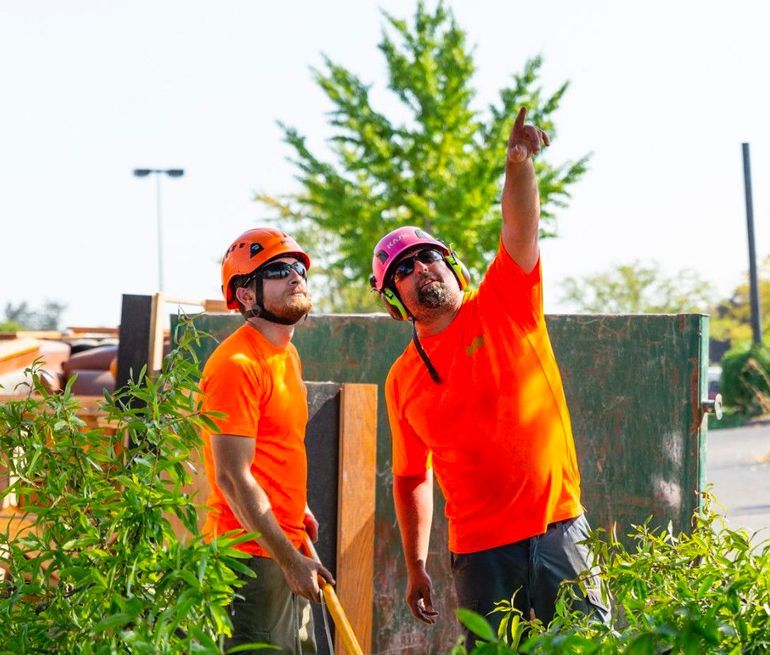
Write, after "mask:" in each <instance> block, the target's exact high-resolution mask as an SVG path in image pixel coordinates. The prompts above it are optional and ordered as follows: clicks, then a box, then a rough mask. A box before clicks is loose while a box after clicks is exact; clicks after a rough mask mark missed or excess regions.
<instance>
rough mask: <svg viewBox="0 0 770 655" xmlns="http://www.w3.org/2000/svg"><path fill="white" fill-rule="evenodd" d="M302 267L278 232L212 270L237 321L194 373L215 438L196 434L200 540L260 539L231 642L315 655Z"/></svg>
mask: <svg viewBox="0 0 770 655" xmlns="http://www.w3.org/2000/svg"><path fill="white" fill-rule="evenodd" d="M309 267H310V258H309V257H308V256H307V254H306V253H305V252H304V251H303V250H302V248H300V246H299V245H298V244H297V242H296V241H294V239H292V238H291V237H290V236H289V235H288V234H285V233H284V232H281V231H279V230H275V229H272V228H257V229H253V230H249V231H248V232H245V233H244V234H242V235H241V236H240V237H238V238H237V239H236V240H235V241H234V242H233V243H232V245H231V246H230V247H229V248H228V249H227V252H226V253H225V256H224V259H223V261H222V291H223V293H224V296H225V299H226V300H227V306H228V307H229V308H231V309H239V310H240V311H241V313H242V315H243V317H244V319H245V320H246V323H245V324H244V325H243V326H241V327H240V328H239V329H238V330H236V331H235V332H234V333H233V334H232V335H230V336H229V337H228V338H227V339H225V340H224V341H223V342H222V343H221V344H220V345H219V346H218V347H217V349H216V350H215V351H214V353H213V354H212V355H211V357H210V358H209V360H208V362H207V363H206V366H205V368H204V370H203V376H202V379H201V391H202V393H203V396H204V404H203V409H204V411H209V412H221V413H222V414H223V415H224V417H223V418H216V419H214V420H215V421H216V423H217V427H218V428H219V433H211V434H204V435H203V439H204V464H205V467H206V476H207V478H208V481H209V484H210V485H211V490H212V492H211V496H210V497H209V500H208V503H207V504H208V505H209V507H210V508H211V509H210V511H209V514H208V516H207V518H206V524H205V526H204V532H205V533H206V534H208V535H211V536H214V535H220V534H223V533H225V532H229V531H231V530H240V531H244V530H245V531H249V532H257V533H259V537H258V538H257V539H256V541H248V542H245V543H243V544H241V545H240V546H239V547H240V548H241V550H244V551H245V552H247V553H249V554H251V555H252V558H251V559H250V560H249V562H248V564H249V566H250V568H251V569H252V570H253V571H254V573H255V574H256V577H255V578H247V579H246V583H245V585H244V586H243V587H241V588H240V589H239V590H238V592H237V596H236V599H235V600H234V601H233V603H232V605H231V615H232V620H233V636H232V638H231V639H229V640H228V642H227V643H226V646H227V648H231V647H233V646H237V645H239V644H243V643H247V642H267V643H271V644H275V645H277V646H278V647H279V648H280V652H281V653H287V654H292V655H299V654H300V653H303V654H305V653H315V652H316V644H315V637H314V635H313V620H312V612H311V608H310V604H309V602H308V601H309V600H314V601H317V600H318V599H319V593H320V592H319V582H318V576H319V575H320V576H321V577H323V578H325V579H326V580H328V581H330V582H333V579H332V576H331V574H330V573H329V571H327V570H326V569H325V568H324V567H323V566H321V565H320V564H317V563H316V562H315V561H314V560H312V559H310V558H308V557H305V556H304V555H302V554H301V553H300V552H299V548H300V546H301V544H302V542H303V540H304V538H305V535H306V534H308V535H309V536H310V537H311V539H313V541H315V539H316V537H317V534H318V523H317V522H316V520H315V518H314V517H313V515H312V513H311V512H310V510H309V508H308V507H307V458H306V454H305V425H306V423H307V418H308V412H307V391H306V388H305V385H304V383H303V382H302V367H301V364H300V360H299V355H298V354H297V350H296V348H295V347H294V345H293V344H292V343H291V338H292V336H293V334H294V326H295V324H296V323H297V322H298V321H300V320H301V319H302V318H304V316H305V315H306V314H307V313H308V312H309V311H310V307H311V302H310V296H309V294H308V290H307V269H308V268H309Z"/></svg>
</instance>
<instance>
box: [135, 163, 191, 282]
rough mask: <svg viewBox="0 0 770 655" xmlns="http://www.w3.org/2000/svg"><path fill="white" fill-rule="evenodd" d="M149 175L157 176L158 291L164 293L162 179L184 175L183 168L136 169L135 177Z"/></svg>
mask: <svg viewBox="0 0 770 655" xmlns="http://www.w3.org/2000/svg"><path fill="white" fill-rule="evenodd" d="M148 175H154V176H155V181H156V183H155V214H156V219H157V224H158V291H164V290H165V289H164V288H163V221H162V212H161V209H162V204H161V201H160V198H161V196H160V178H161V176H163V175H168V176H169V177H182V176H183V175H184V169H183V168H135V169H134V176H135V177H147V176H148Z"/></svg>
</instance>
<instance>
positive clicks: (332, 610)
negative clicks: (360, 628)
mask: <svg viewBox="0 0 770 655" xmlns="http://www.w3.org/2000/svg"><path fill="white" fill-rule="evenodd" d="M303 545H304V547H305V550H306V551H307V555H308V557H310V558H311V559H314V560H315V561H316V562H318V563H319V564H320V563H321V560H320V559H319V558H318V553H317V552H316V549H315V546H313V542H312V541H310V537H308V536H305V542H304V544H303ZM318 584H319V586H320V587H321V593H323V595H324V601H325V602H326V607H327V608H328V609H329V614H331V617H332V621H334V627H335V628H336V629H337V634H339V636H340V639H341V640H342V645H343V646H344V647H345V650H346V651H347V652H348V655H364V651H363V650H361V646H360V645H359V643H358V639H356V635H355V633H354V632H353V626H351V625H350V621H348V617H347V616H346V615H345V610H344V609H342V605H341V604H340V599H339V598H337V592H336V591H334V587H332V585H330V584H329V583H328V582H327V581H326V580H324V579H323V578H322V577H321V576H320V575H319V576H318Z"/></svg>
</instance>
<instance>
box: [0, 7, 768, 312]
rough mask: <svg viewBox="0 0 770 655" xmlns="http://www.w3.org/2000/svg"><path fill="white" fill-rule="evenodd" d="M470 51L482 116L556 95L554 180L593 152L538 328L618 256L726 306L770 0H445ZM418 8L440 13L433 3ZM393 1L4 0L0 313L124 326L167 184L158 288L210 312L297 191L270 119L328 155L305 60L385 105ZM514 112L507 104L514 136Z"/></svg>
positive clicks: (743, 251) (322, 104) (764, 141)
mask: <svg viewBox="0 0 770 655" xmlns="http://www.w3.org/2000/svg"><path fill="white" fill-rule="evenodd" d="M448 5H449V6H450V7H451V8H452V9H453V11H454V13H455V16H456V18H457V20H458V22H459V24H460V25H461V26H462V27H463V28H464V29H465V30H466V31H467V33H468V40H469V43H471V44H473V45H474V46H475V57H476V64H477V68H478V75H477V79H476V86H477V88H478V90H479V95H478V105H479V108H484V107H486V105H487V104H489V103H491V102H494V101H495V100H496V92H497V91H498V90H499V89H500V88H501V87H502V86H504V85H506V84H508V83H509V81H510V76H511V75H512V74H514V73H515V72H518V71H520V70H521V68H522V66H523V63H524V61H525V60H526V59H527V58H528V57H531V56H533V55H536V54H542V56H543V57H544V67H543V80H542V81H543V84H544V87H545V89H546V90H551V91H552V90H554V89H555V88H556V87H557V85H558V84H559V83H560V82H562V81H563V80H565V79H569V80H570V81H571V88H570V90H569V92H568V93H567V95H566V97H565V99H564V102H563V104H562V108H561V109H560V111H559V112H558V114H557V116H556V121H557V128H558V134H557V136H556V138H555V139H554V142H553V145H552V147H551V149H550V153H549V155H548V156H549V157H550V159H551V161H554V162H559V161H562V160H564V159H574V158H576V157H578V156H580V155H582V154H584V153H586V152H589V151H591V152H593V153H594V154H593V158H592V160H591V166H590V171H589V172H588V174H587V175H586V176H585V177H584V179H583V181H581V182H580V183H579V185H578V186H577V187H575V189H574V198H573V201H572V203H571V206H570V207H569V208H567V209H566V210H563V211H562V212H561V214H560V221H559V225H560V233H561V237H560V238H559V239H555V240H548V241H545V242H544V243H543V248H542V250H543V266H544V272H545V278H546V310H547V311H551V312H558V311H562V310H563V309H565V308H564V306H563V305H562V304H561V303H560V302H559V296H560V289H559V284H560V282H561V280H563V279H564V277H566V276H568V275H585V274H588V273H593V272H599V271H602V270H605V269H606V268H608V267H609V266H610V265H611V264H613V263H625V262H630V261H631V260H633V259H637V258H641V259H644V260H653V259H654V260H657V261H658V262H659V264H660V267H661V269H662V270H663V271H664V272H665V273H667V274H674V273H676V271H678V270H680V269H682V268H685V267H686V268H692V269H695V270H697V271H698V272H699V273H700V274H701V276H702V277H704V278H706V279H707V280H709V281H710V282H711V283H712V284H713V285H714V286H715V288H716V289H717V290H718V291H719V292H720V293H723V294H726V293H728V292H729V291H730V290H731V289H732V288H733V287H734V286H735V285H736V284H737V283H739V282H740V281H741V279H742V276H743V275H744V274H745V270H746V268H747V245H746V229H745V222H746V219H745V210H744V197H743V174H742V167H741V166H742V164H741V148H740V144H741V142H742V141H749V142H750V143H751V148H752V151H751V154H752V165H753V181H754V210H755V221H756V224H757V235H756V236H757V251H758V255H759V256H760V257H764V256H766V255H768V254H770V220H769V219H770V186H769V185H768V184H767V182H768V181H770V91H768V87H769V85H768V81H767V80H768V76H767V70H768V64H770V38H768V32H770V3H767V2H764V1H762V0H754V1H742V0H735V1H734V2H731V3H729V4H728V3H724V2H712V1H700V2H697V1H690V0H686V1H678V2H670V1H668V2H661V1H658V0H652V1H646V2H617V1H596V2H594V1H586V2H574V0H563V1H547V0H546V1H543V2H528V3H523V2H517V1H513V0H508V1H502V0H501V1H497V2H492V1H490V0H476V1H474V2H471V1H469V0H468V1H466V0H452V1H450V2H448ZM429 6H430V7H432V6H433V4H432V2H431V3H429ZM414 7H415V3H414V2H412V1H406V0H382V1H381V2H373V1H369V0H356V1H353V0H324V1H323V2H317V1H313V2H311V1H309V0H298V1H295V2H283V3H281V2H270V3H268V2H264V1H261V0H224V1H223V2H218V3H214V2H202V1H199V0H184V1H182V0H168V1H167V0H154V1H152V2H150V1H147V0H132V1H131V2H127V1H124V2H119V1H117V0H113V1H112V2H104V1H97V0H88V1H87V0H67V1H66V2H62V1H61V0H28V1H26V2H22V1H20V0H15V1H14V0H4V1H3V2H1V3H0V62H2V63H1V64H0V98H1V100H0V228H1V229H0V310H2V308H3V307H4V306H5V303H6V302H13V303H18V302H21V301H27V302H28V303H30V304H31V305H33V306H35V305H40V304H42V302H43V301H44V300H46V299H52V300H57V301H61V302H63V303H65V304H66V305H67V310H66V312H65V314H64V323H65V324H67V325H116V324H117V323H118V322H119V319H120V301H121V294H122V293H152V292H154V291H155V290H156V288H157V266H156V258H157V254H156V253H157V236H156V212H155V184H154V181H152V180H150V179H146V178H145V179H139V178H135V177H133V176H132V174H131V171H132V169H133V168H135V167H181V168H184V169H185V170H186V175H185V177H184V178H181V179H169V178H164V179H163V226H164V251H163V253H164V269H165V281H166V284H165V286H166V291H167V292H169V293H172V294H175V295H179V296H184V297H191V298H201V299H202V298H216V297H219V284H220V281H219V267H218V264H217V261H218V259H219V257H220V256H221V254H222V252H223V251H224V249H225V248H226V246H227V245H228V244H229V242H230V241H231V240H232V239H233V238H234V237H236V236H237V235H238V234H240V232H242V231H243V230H245V229H248V228H249V227H252V226H254V225H256V224H257V223H258V222H259V220H260V218H261V217H263V216H264V215H265V210H264V209H262V208H261V207H260V206H259V205H257V204H256V203H254V202H252V201H251V197H252V195H253V193H254V192H255V191H265V192H270V193H274V194H281V193H287V192H291V191H294V190H296V188H297V187H296V183H295V181H294V179H293V170H292V167H291V165H290V164H289V163H288V162H287V161H286V158H287V156H288V155H289V154H290V151H289V150H288V147H287V146H286V145H285V144H283V143H282V141H281V132H280V130H279V128H278V127H277V125H276V120H279V119H280V120H282V121H284V122H286V123H288V124H290V125H294V126H296V127H298V128H299V129H300V131H301V132H303V133H305V134H307V135H309V136H310V141H311V146H312V147H313V148H315V149H316V150H319V149H321V148H323V145H324V141H325V139H326V138H328V137H329V135H330V130H329V128H328V127H327V123H326V117H325V115H324V112H325V111H326V110H327V109H328V104H327V102H326V101H325V99H324V97H323V95H322V94H321V92H320V91H319V89H318V88H317V87H316V86H315V84H314V83H313V81H312V78H311V74H310V68H311V67H312V66H320V65H321V53H325V54H327V55H329V56H330V57H331V58H332V59H333V60H334V61H336V62H338V63H340V64H343V65H344V66H346V67H347V68H349V69H351V70H353V71H355V72H356V73H358V74H359V76H360V77H361V78H362V79H363V80H364V81H366V82H369V83H371V84H372V85H373V97H374V98H375V101H376V102H382V103H383V104H384V103H388V102H389V99H388V97H387V96H388V93H387V91H386V89H385V66H384V61H383V58H382V56H381V54H380V52H379V50H378V49H377V47H376V44H377V43H378V41H379V37H380V33H381V29H382V26H383V19H382V16H381V14H380V8H384V9H385V10H387V11H388V12H390V13H392V14H394V15H396V16H399V17H411V16H412V14H413V12H414ZM514 114H515V108H511V115H512V118H513V116H514Z"/></svg>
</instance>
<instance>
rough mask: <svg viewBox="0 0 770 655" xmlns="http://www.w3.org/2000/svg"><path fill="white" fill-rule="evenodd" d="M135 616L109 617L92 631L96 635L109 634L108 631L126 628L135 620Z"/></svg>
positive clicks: (120, 615)
mask: <svg viewBox="0 0 770 655" xmlns="http://www.w3.org/2000/svg"><path fill="white" fill-rule="evenodd" d="M133 618H134V617H133V616H131V615H130V614H123V613H120V614H113V615H112V616H108V617H106V618H104V619H102V620H101V621H99V622H98V623H97V624H96V625H94V627H93V628H92V630H93V631H94V632H95V633H99V632H107V631H108V630H114V629H116V628H122V627H123V626H125V625H126V624H127V623H128V622H129V621H132V620H133Z"/></svg>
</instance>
